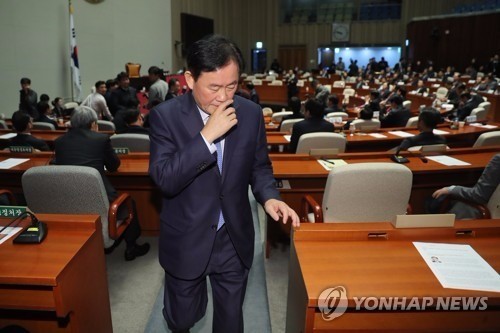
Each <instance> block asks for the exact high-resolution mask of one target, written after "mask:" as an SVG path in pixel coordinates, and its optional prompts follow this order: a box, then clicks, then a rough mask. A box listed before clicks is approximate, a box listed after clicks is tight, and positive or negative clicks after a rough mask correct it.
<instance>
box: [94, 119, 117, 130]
mask: <svg viewBox="0 0 500 333" xmlns="http://www.w3.org/2000/svg"><path fill="white" fill-rule="evenodd" d="M97 127H98V130H99V132H101V131H112V132H114V131H116V127H115V124H114V123H113V122H112V121H109V120H98V121H97Z"/></svg>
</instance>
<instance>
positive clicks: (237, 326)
mask: <svg viewBox="0 0 500 333" xmlns="http://www.w3.org/2000/svg"><path fill="white" fill-rule="evenodd" d="M186 60H187V68H188V69H187V71H186V72H185V74H184V75H185V78H186V81H187V84H188V86H189V88H190V89H191V91H190V92H188V93H186V94H184V95H182V96H179V97H177V98H174V99H172V100H169V101H167V102H165V103H162V104H160V105H158V106H157V107H156V108H154V109H153V110H151V113H150V119H151V129H150V131H151V134H150V138H151V155H150V165H149V173H150V176H151V178H152V179H153V181H154V182H155V183H156V185H157V186H158V187H159V189H160V190H161V191H162V193H163V201H162V211H161V217H160V219H161V227H160V255H159V257H160V263H161V265H162V267H163V268H164V269H165V298H164V309H163V315H164V317H165V319H166V321H167V324H168V327H169V328H170V329H171V330H172V331H174V332H189V329H190V328H191V327H192V326H193V325H194V324H195V323H196V322H197V321H198V320H200V319H201V318H202V317H203V316H204V315H205V310H206V305H207V284H206V280H207V277H208V278H210V282H211V286H212V294H213V300H214V318H213V332H234V333H236V332H243V311H242V305H243V300H244V298H245V289H246V282H247V278H248V272H249V269H250V267H251V264H252V260H253V252H254V228H253V221H252V214H251V209H250V204H249V200H248V186H249V185H250V186H251V189H252V192H253V194H254V195H255V198H256V199H257V201H258V202H260V203H261V204H262V205H263V206H264V209H265V210H266V212H267V213H268V214H269V215H270V216H271V217H272V218H273V219H274V220H278V219H279V218H280V217H282V220H283V222H287V221H288V220H289V219H290V220H291V221H292V224H293V225H294V226H298V225H299V219H298V216H297V214H296V213H295V212H294V211H293V210H292V209H291V208H290V207H288V205H287V204H285V203H284V202H282V201H280V197H279V193H278V191H277V189H276V186H275V181H274V176H273V172H272V166H271V163H270V160H269V157H268V153H267V143H266V131H265V125H264V119H263V117H262V110H261V108H260V107H259V106H258V105H257V104H255V103H253V102H251V101H249V100H247V99H244V98H242V97H240V96H235V95H234V94H235V92H236V90H237V89H238V78H239V76H240V73H241V71H242V69H243V57H242V55H241V52H240V50H239V49H238V47H237V46H236V45H235V44H234V43H233V42H231V41H230V40H228V39H226V38H225V37H222V36H218V35H211V36H208V37H205V38H203V39H201V40H199V41H197V42H195V43H194V44H193V45H192V46H191V47H190V49H189V51H188V54H187V58H186Z"/></svg>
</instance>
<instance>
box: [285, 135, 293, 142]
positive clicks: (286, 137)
mask: <svg viewBox="0 0 500 333" xmlns="http://www.w3.org/2000/svg"><path fill="white" fill-rule="evenodd" d="M283 137H284V138H285V140H286V141H288V142H290V140H291V139H292V136H291V135H289V134H288V135H283Z"/></svg>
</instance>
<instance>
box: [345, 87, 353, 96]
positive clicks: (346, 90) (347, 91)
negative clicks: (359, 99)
mask: <svg viewBox="0 0 500 333" xmlns="http://www.w3.org/2000/svg"><path fill="white" fill-rule="evenodd" d="M355 94H356V90H354V89H352V88H345V89H344V91H343V92H342V95H344V96H354V95H355Z"/></svg>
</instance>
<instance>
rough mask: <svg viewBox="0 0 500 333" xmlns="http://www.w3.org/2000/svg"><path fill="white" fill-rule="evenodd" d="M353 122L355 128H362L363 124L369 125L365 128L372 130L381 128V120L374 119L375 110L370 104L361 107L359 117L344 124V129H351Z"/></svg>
mask: <svg viewBox="0 0 500 333" xmlns="http://www.w3.org/2000/svg"><path fill="white" fill-rule="evenodd" d="M351 123H352V124H353V125H354V127H355V129H361V130H362V129H363V125H365V126H367V128H365V129H370V130H373V129H378V128H380V121H379V120H378V119H373V110H372V109H371V108H370V106H369V105H365V106H364V107H363V108H362V109H361V111H359V119H355V120H353V121H352V122H347V123H346V124H345V125H344V129H346V130H347V129H349V127H350V125H351ZM370 125H371V126H370ZM368 126H370V127H368ZM375 126H376V127H375Z"/></svg>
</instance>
